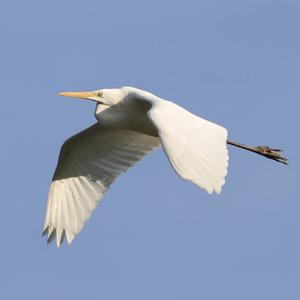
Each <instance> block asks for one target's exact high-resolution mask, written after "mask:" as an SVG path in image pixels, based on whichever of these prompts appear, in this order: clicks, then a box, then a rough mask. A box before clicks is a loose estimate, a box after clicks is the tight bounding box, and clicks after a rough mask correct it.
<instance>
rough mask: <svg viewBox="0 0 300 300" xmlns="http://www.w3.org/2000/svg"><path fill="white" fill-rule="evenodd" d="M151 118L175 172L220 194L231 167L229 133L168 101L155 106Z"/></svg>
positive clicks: (208, 190)
mask: <svg viewBox="0 0 300 300" xmlns="http://www.w3.org/2000/svg"><path fill="white" fill-rule="evenodd" d="M148 116H149V118H150V119H151V120H152V122H153V124H154V125H155V126H156V128H157V130H158V133H159V137H160V139H161V143H162V146H163V148H164V151H165V153H166V155H167V156H168V159H169V161H170V163H171V165H172V166H173V168H174V169H175V171H176V172H177V173H178V174H179V175H180V176H181V177H182V178H184V179H186V180H190V181H192V182H193V183H195V184H197V185H198V186H200V187H201V188H203V189H205V190H206V191H207V192H208V193H212V192H214V191H215V192H217V193H220V192H221V188H222V185H223V184H224V183H225V179H224V178H225V176H226V174H227V166H228V153H227V148H226V140H227V130H226V129H225V128H223V127H221V126H219V125H217V124H214V123H212V122H209V121H207V120H204V119H202V118H199V117H197V116H195V115H194V114H192V113H190V112H188V111H187V110H185V109H183V108H182V107H180V106H178V105H176V104H174V103H172V102H168V101H160V102H157V103H154V104H153V107H152V109H151V110H149V111H148Z"/></svg>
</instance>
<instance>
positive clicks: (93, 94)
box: [58, 89, 124, 106]
mask: <svg viewBox="0 0 300 300" xmlns="http://www.w3.org/2000/svg"><path fill="white" fill-rule="evenodd" d="M58 95H59V96H66V97H72V98H80V99H85V100H92V101H95V102H97V103H98V104H103V105H107V106H110V105H114V104H116V103H118V102H120V101H121V100H122V99H123V98H124V93H123V91H122V89H102V90H95V91H87V92H60V93H58Z"/></svg>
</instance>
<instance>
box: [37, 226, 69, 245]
mask: <svg viewBox="0 0 300 300" xmlns="http://www.w3.org/2000/svg"><path fill="white" fill-rule="evenodd" d="M45 235H47V245H49V244H50V243H51V242H52V241H54V240H55V241H56V246H57V248H59V247H60V246H61V245H62V244H63V242H64V240H66V241H67V243H68V244H69V245H70V244H71V243H72V242H73V240H74V238H75V234H74V233H70V232H68V231H67V230H66V229H63V230H57V229H56V228H53V227H51V226H45V227H44V230H43V232H42V236H45Z"/></svg>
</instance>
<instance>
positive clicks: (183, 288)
mask: <svg viewBox="0 0 300 300" xmlns="http://www.w3.org/2000/svg"><path fill="white" fill-rule="evenodd" d="M299 16H300V1H298V0H297V1H296V0H295V1H291V0H281V1H280V0H278V1H275V0H274V1H272V0H244V1H240V0H228V1H223V0H203V1H162V0H160V1H158V0H151V1H140V0H134V1H121V0H109V1H97V0H93V1H58V0H51V1H50V0H49V1H40V0H39V1H38V0H35V1H33V0H27V1H14V0H10V1H2V2H1V4H0V34H1V42H0V43H1V47H0V53H1V56H0V66H1V67H0V83H1V118H0V123H1V126H0V128H1V129H0V130H1V137H2V139H1V141H2V142H1V148H0V149H1V150H0V151H1V156H0V159H1V202H0V208H1V218H0V235H1V248H0V285H1V286H0V298H1V299H21V298H22V299H24V298H26V299H43V300H48V299H74V300H76V299H101V300H102V299H103V300H119V299H122V300H123V299H126V300H127V299H128V300H135V299H136V300H141V299H149V300H152V299H159V300H160V299H163V300H168V299H171V300H181V299H191V300H194V299H195V300H196V299H205V300H219V299H224V300H227V299H228V300H240V299H243V300H248V299H249V300H253V299H255V300H266V299H272V300H277V299H278V300H279V299H289V300H298V299H300V284H299V283H300V238H299V229H300V218H299V215H300V197H299V184H300V180H299V167H300V159H299V153H300V141H299V110H300V104H299V103H300V102H299V97H300V84H299V78H300V39H299V28H300V17H299ZM123 85H132V86H136V87H139V88H143V89H146V90H149V91H151V92H153V93H155V94H157V95H159V96H162V97H164V98H166V99H169V100H172V101H174V102H176V103H178V104H179V105H181V106H183V107H185V108H187V109H188V110H191V111H192V112H194V113H196V114H198V115H200V116H203V117H205V118H208V119H209V120H211V121H215V122H217V123H219V124H221V125H223V126H225V127H226V128H227V129H228V130H229V134H230V138H232V139H233V140H237V141H240V142H244V143H248V144H254V145H261V144H263V145H264V144H267V145H271V146H275V147H277V146H278V147H282V148H284V149H285V150H286V152H285V154H286V155H287V156H288V157H289V158H290V166H288V167H285V166H284V165H280V164H277V163H275V162H273V161H269V160H267V159H264V158H261V157H258V156H256V155H254V154H251V153H246V152H244V151H242V150H239V149H232V148H230V166H229V174H228V176H227V181H226V185H225V186H224V189H223V191H222V194H221V195H218V196H217V195H213V196H211V195H208V194H206V193H205V192H204V191H202V190H201V189H199V188H197V187H196V186H194V185H193V184H191V183H188V182H185V181H183V180H181V179H180V178H178V177H177V176H176V174H175V173H174V171H173V170H172V169H171V167H170V166H169V164H168V162H167V159H166V158H165V156H164V154H163V152H162V151H161V150H160V151H157V152H155V153H153V154H152V155H150V156H149V157H147V158H146V159H144V160H143V161H142V162H140V163H139V164H138V165H137V166H136V167H134V168H133V169H131V170H130V171H129V172H128V173H127V174H126V175H125V176H122V177H120V178H119V179H118V180H117V181H116V183H115V184H114V185H113V187H112V188H111V190H109V192H108V193H107V194H106V195H105V197H104V200H103V201H102V202H101V204H100V205H99V206H98V208H97V210H96V211H95V213H94V214H93V216H92V218H91V219H90V221H89V222H88V223H87V224H86V226H85V228H84V230H83V231H82V232H81V233H80V235H79V236H78V237H77V238H76V239H75V241H74V243H73V244H72V245H71V246H68V245H66V244H64V245H63V246H62V247H61V248H60V249H57V248H56V247H55V245H54V244H51V245H49V246H47V245H46V240H45V239H44V238H42V237H41V231H42V226H43V222H44V214H45V208H46V201H47V193H48V188H49V184H50V180H51V177H52V174H53V171H54V168H55V165H56V161H57V156H58V152H59V149H60V146H61V144H62V143H63V141H64V140H65V139H66V138H68V137H69V136H71V135H72V134H74V133H76V132H78V131H80V130H82V129H84V128H86V127H87V126H89V125H90V124H92V123H93V122H95V120H94V117H93V112H94V103H92V102H91V103H89V102H85V101H75V100H72V99H68V98H62V97H58V96H56V93H57V92H58V91H62V90H71V91H72V90H73V91H80V90H92V89H98V88H107V87H120V86H123Z"/></svg>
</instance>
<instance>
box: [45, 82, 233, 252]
mask: <svg viewBox="0 0 300 300" xmlns="http://www.w3.org/2000/svg"><path fill="white" fill-rule="evenodd" d="M60 95H63V96H71V97H77V98H82V99H90V100H93V101H96V102H97V107H96V112H95V116H96V118H97V120H98V122H97V123H96V124H94V125H93V126H91V127H89V128H87V129H86V130H84V131H82V132H80V133H78V134H76V135H75V136H73V137H71V138H70V139H68V140H67V141H66V142H65V143H64V145H63V146H62V149H61V152H60V156H59V159H58V165H57V168H56V171H55V174H54V176H53V180H52V183H51V187H50V191H49V197H48V207H47V212H46V218H45V225H44V233H45V234H47V235H48V241H51V240H52V239H54V238H55V239H56V243H57V246H60V244H61V243H62V241H63V238H64V236H66V238H67V241H68V242H69V243H71V242H72V241H73V239H74V237H75V236H76V235H77V234H78V233H79V232H80V231H81V229H82V228H83V225H84V223H85V221H86V220H87V219H88V218H89V217H90V215H91V213H92V211H93V210H94V209H95V208H96V206H97V203H98V202H99V201H100V200H101V198H102V197H103V194H104V193H105V191H106V190H107V189H108V188H109V186H110V185H111V183H112V182H113V181H114V180H115V179H116V178H117V177H118V176H119V175H120V174H121V173H123V172H125V171H126V170H128V168H129V167H131V166H133V165H134V164H135V163H136V162H137V161H139V160H140V159H141V158H142V157H143V156H145V155H146V154H148V153H149V152H151V151H152V150H154V149H156V148H157V147H159V146H160V145H162V147H163V149H164V151H165V153H166V155H167V157H168V159H169V161H170V163H171V165H172V166H173V168H174V169H175V171H176V172H177V174H178V175H179V176H181V177H182V178H184V179H186V180H190V181H192V182H193V183H195V184H197V185H198V186H200V187H201V188H203V189H205V190H206V191H207V192H208V193H212V192H217V193H220V191H221V188H222V186H223V184H224V183H225V179H224V178H225V176H226V174H227V165H228V153H227V148H226V140H227V131H226V129H225V128H223V127H221V126H219V125H216V124H214V123H211V122H209V121H207V120H204V119H202V118H199V117H197V116H195V115H194V114H192V113H190V112H188V111H186V110H185V109H183V108H182V107H180V106H178V105H176V104H174V103H172V102H170V101H166V100H163V99H161V98H159V97H157V96H155V95H153V94H151V93H148V92H145V91H142V90H139V89H136V88H132V87H123V88H120V89H104V90H97V91H92V92H79V93H60Z"/></svg>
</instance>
